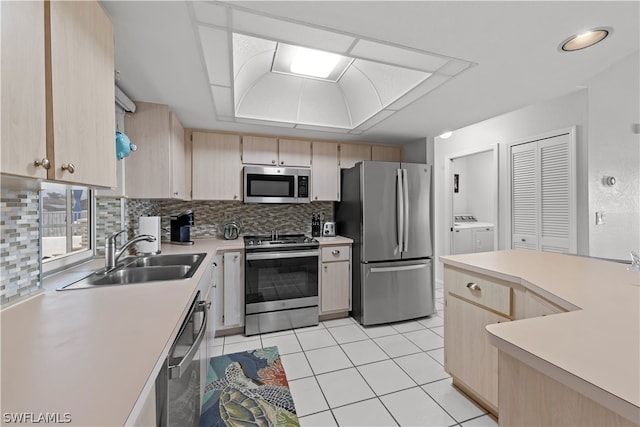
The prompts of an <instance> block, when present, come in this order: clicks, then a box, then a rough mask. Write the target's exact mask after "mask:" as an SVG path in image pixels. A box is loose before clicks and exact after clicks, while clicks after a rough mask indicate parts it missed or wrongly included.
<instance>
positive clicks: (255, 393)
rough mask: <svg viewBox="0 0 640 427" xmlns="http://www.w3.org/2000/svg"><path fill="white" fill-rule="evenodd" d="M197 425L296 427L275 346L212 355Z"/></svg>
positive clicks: (284, 377) (297, 423)
mask: <svg viewBox="0 0 640 427" xmlns="http://www.w3.org/2000/svg"><path fill="white" fill-rule="evenodd" d="M204 391H205V393H204V397H203V400H202V411H201V416H200V427H222V426H229V427H240V426H242V427H248V426H251V427H254V426H255V427H267V426H283V427H299V426H300V423H299V421H298V416H297V415H296V408H295V406H294V404H293V398H292V397H291V392H290V391H289V383H288V382H287V376H286V375H285V372H284V368H283V367H282V362H281V360H280V355H279V354H278V347H267V348H261V349H258V350H253V351H243V352H240V353H234V354H225V355H223V356H217V357H212V358H211V359H210V360H209V372H208V375H207V382H206V384H205V389H204Z"/></svg>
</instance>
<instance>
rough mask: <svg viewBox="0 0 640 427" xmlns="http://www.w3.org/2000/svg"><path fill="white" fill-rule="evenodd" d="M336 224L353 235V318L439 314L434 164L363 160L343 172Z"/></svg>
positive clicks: (367, 321)
mask: <svg viewBox="0 0 640 427" xmlns="http://www.w3.org/2000/svg"><path fill="white" fill-rule="evenodd" d="M340 186H341V201H340V202H339V203H337V204H336V211H335V217H336V227H337V232H338V234H340V235H343V236H346V237H349V238H351V239H353V257H352V259H353V262H354V264H353V266H352V269H351V270H352V300H351V303H352V313H351V314H352V316H353V317H354V318H355V319H356V320H358V321H359V322H360V323H362V324H363V325H375V324H380V323H389V322H396V321H401V320H408V319H414V318H418V317H423V316H428V315H431V314H433V313H434V312H435V303H434V291H433V276H432V259H431V256H432V254H433V253H432V247H431V221H430V192H431V165H426V164H417V163H396V162H378V161H363V162H359V163H357V164H356V165H355V166H354V167H352V168H350V169H343V170H342V171H341V183H340Z"/></svg>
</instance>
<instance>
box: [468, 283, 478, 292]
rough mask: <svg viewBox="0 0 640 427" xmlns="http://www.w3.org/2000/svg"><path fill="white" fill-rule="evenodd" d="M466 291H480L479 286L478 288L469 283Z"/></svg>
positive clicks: (474, 284)
mask: <svg viewBox="0 0 640 427" xmlns="http://www.w3.org/2000/svg"><path fill="white" fill-rule="evenodd" d="M467 289H469V290H470V291H480V290H481V289H480V286H478V285H477V284H476V283H473V282H469V283H467Z"/></svg>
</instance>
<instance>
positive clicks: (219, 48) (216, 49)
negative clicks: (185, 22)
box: [198, 26, 231, 87]
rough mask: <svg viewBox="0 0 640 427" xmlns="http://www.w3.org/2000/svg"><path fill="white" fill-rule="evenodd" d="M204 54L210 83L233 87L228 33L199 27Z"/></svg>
mask: <svg viewBox="0 0 640 427" xmlns="http://www.w3.org/2000/svg"><path fill="white" fill-rule="evenodd" d="M198 30H199V32H200V42H201V43H202V54H203V56H204V61H205V64H206V66H207V74H208V76H209V83H211V84H215V85H218V86H229V87H230V86H231V75H230V73H231V67H230V63H229V58H230V52H229V38H228V34H227V32H226V31H223V30H218V29H216V28H211V27H203V26H200V27H198Z"/></svg>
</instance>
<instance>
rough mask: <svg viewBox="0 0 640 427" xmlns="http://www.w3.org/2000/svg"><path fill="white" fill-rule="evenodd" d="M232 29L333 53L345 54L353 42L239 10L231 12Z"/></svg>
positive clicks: (339, 36) (327, 32) (323, 31)
mask: <svg viewBox="0 0 640 427" xmlns="http://www.w3.org/2000/svg"><path fill="white" fill-rule="evenodd" d="M233 29H234V31H235V32H240V33H246V34H260V36H262V37H265V38H270V39H274V40H278V41H283V42H288V43H291V44H294V45H303V46H305V47H311V48H314V49H320V50H327V51H330V52H335V53H345V52H346V51H347V49H349V46H351V44H352V43H353V41H354V38H353V37H350V36H346V35H342V34H338V33H335V32H332V31H325V30H321V29H318V28H315V27H309V26H305V25H300V24H294V23H292V22H287V21H282V20H279V19H273V18H268V17H266V16H261V15H256V14H253V13H247V12H244V11H240V10H233Z"/></svg>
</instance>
